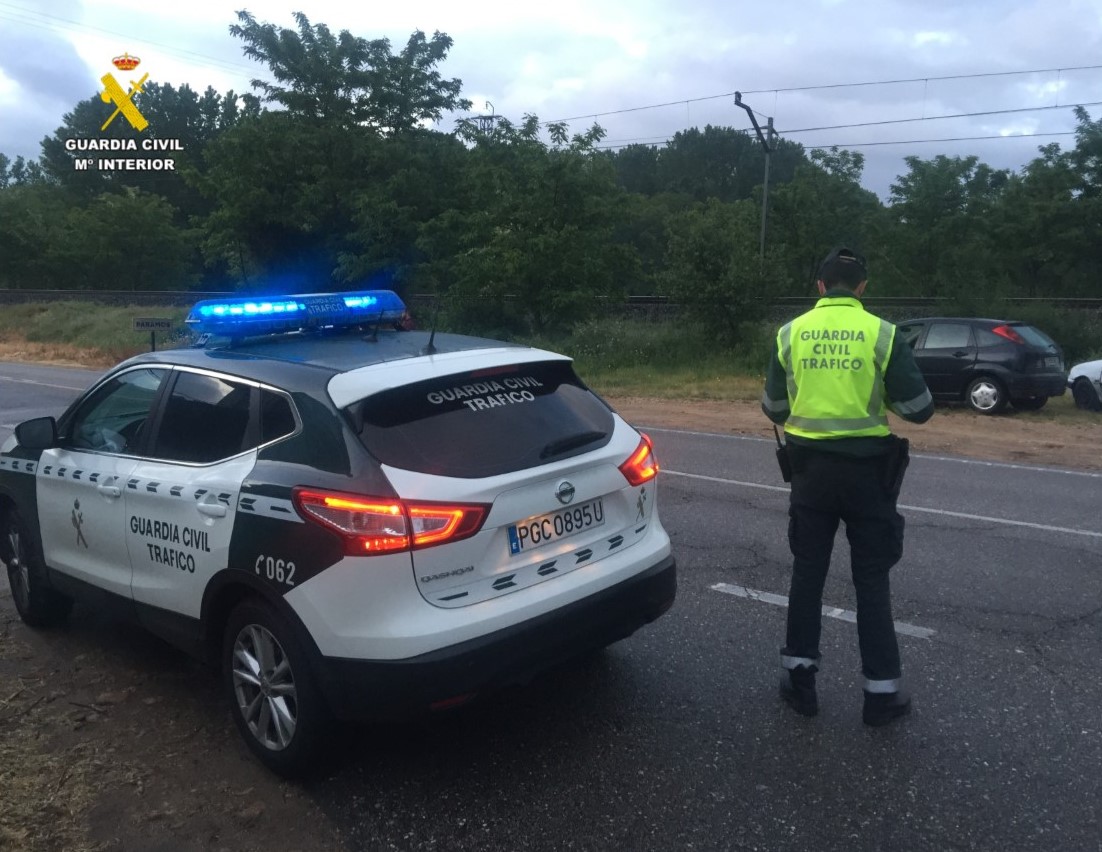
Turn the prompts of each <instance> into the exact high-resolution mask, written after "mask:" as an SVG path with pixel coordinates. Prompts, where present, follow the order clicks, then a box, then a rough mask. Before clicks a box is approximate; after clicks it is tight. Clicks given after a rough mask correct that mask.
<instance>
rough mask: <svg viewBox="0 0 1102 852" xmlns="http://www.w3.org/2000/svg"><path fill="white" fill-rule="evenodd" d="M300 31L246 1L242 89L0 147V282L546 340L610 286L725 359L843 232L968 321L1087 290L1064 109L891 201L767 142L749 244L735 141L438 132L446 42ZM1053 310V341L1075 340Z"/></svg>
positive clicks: (758, 151)
mask: <svg viewBox="0 0 1102 852" xmlns="http://www.w3.org/2000/svg"><path fill="white" fill-rule="evenodd" d="M295 22H296V27H295V28H294V29H281V28H278V27H276V26H274V25H272V24H267V23H263V22H259V21H257V20H256V19H255V18H253V17H252V16H251V15H249V14H248V13H246V12H241V13H238V16H237V23H235V24H233V25H232V26H231V27H230V31H231V32H232V33H233V34H234V35H235V36H236V37H238V38H239V39H240V40H241V42H242V45H243V51H244V53H245V55H246V56H248V57H250V58H252V59H255V60H257V61H258V62H260V63H262V64H263V65H264V66H266V69H267V71H268V73H269V76H268V79H265V80H259V79H258V80H256V81H254V83H253V85H254V88H255V89H256V91H257V95H238V94H235V93H234V92H232V91H231V92H227V93H225V94H219V93H217V92H215V91H213V90H210V89H208V90H207V91H206V92H205V93H203V94H202V95H200V94H198V93H196V92H194V91H192V90H191V89H190V88H188V87H187V86H182V87H180V88H174V87H173V86H171V85H168V84H161V85H156V84H150V85H148V86H146V87H145V89H144V90H143V91H142V92H140V93H138V94H136V95H135V103H137V104H138V106H139V108H140V109H141V110H142V111H143V113H144V114H145V115H146V117H147V118H148V119H149V122H150V124H149V128H148V129H147V130H146V131H144V134H141V135H139V134H136V133H135V132H134V131H133V130H132V128H130V126H129V125H128V124H126V123H125V122H123V121H116V122H114V123H113V124H111V125H110V126H109V127H108V129H107V130H106V131H102V130H101V129H100V128H101V125H102V121H103V118H104V104H103V103H102V101H101V100H100V99H99V97H98V95H96V94H92V95H91V96H90V97H89V98H88V99H87V100H85V101H82V102H81V103H79V104H77V105H76V106H75V107H74V108H73V110H72V112H70V113H68V114H66V116H65V118H64V123H63V125H62V126H61V127H59V128H58V130H57V131H56V132H55V133H54V134H53V135H52V136H50V137H48V138H47V139H45V140H43V143H42V156H41V158H40V160H39V161H37V162H26V161H24V160H23V159H22V158H19V159H17V160H16V161H14V162H12V161H10V160H9V159H8V158H7V157H5V156H3V155H2V154H0V259H2V261H3V262H2V263H0V288H47V287H48V288H87V289H112V290H115V289H135V290H138V289H141V290H155V289H189V288H194V289H204V290H228V289H240V290H243V291H257V290H268V291H283V292H288V291H293V290H303V289H311V290H319V289H331V288H341V287H360V286H383V287H391V288H393V289H396V290H398V291H399V293H401V294H403V295H406V296H408V295H410V294H413V293H419V294H425V293H428V294H433V295H434V296H435V297H436V301H435V304H436V307H435V308H434V309H433V314H434V315H436V317H437V318H438V319H439V318H440V317H442V318H443V320H444V321H446V322H447V323H448V324H449V325H450V327H453V328H461V329H466V330H472V331H479V332H486V333H496V334H508V335H513V336H516V335H558V336H560V338H561V336H562V335H570V334H574V333H576V331H577V328H578V326H579V323H584V322H585V320H586V318H587V317H591V316H593V315H594V311H595V309H599V308H600V306H602V305H614V304H618V303H619V302H621V301H622V300H623V297H624V296H625V295H628V294H631V295H646V294H665V295H668V296H670V297H672V298H673V299H675V300H676V301H677V302H678V303H679V304H680V305H682V306H683V312H682V314H681V316H682V317H683V318H684V321H685V322H686V323H692V324H693V328H694V330H695V331H696V332H697V333H698V334H699V335H701V336H702V337H703V339H706V340H708V341H710V343H712V344H714V345H719V346H728V345H730V344H735V345H736V346H739V347H742V350H743V351H744V352H755V351H757V350H758V349H760V347H761V341H760V337H761V328H762V325H761V323H762V320H764V319H766V318H767V311H768V306H769V304H770V301H771V300H772V299H773V298H775V297H777V296H792V295H811V294H812V293H813V292H814V282H815V277H816V266H817V263H818V260H819V259H820V258H821V257H822V256H823V255H824V254H825V253H826V252H827V251H828V250H829V248H830V247H831V246H833V245H836V244H838V243H840V242H847V243H849V244H851V245H853V246H854V247H855V248H858V249H859V250H863V251H864V252H865V253H866V254H867V255H868V257H869V260H870V268H871V279H872V283H871V292H872V293H873V294H874V295H888V296H891V295H897V296H898V295H906V296H938V297H942V298H944V299H946V300H950V302H951V304H952V305H953V307H954V309H957V310H959V311H960V312H967V313H980V312H982V313H987V314H990V313H993V312H994V310H993V309H992V306H995V305H998V304H1000V302H999V301H998V300H1000V299H1005V298H1008V297H1015V296H1032V297H1037V296H1059V297H1098V296H1100V295H1102V288H1100V287H1099V283H1098V282H1099V280H1100V277H1102V239H1099V237H1100V236H1102V165H1100V164H1102V121H1099V120H1092V119H1091V117H1090V115H1089V114H1088V113H1087V112H1086V111H1085V110H1084V109H1082V108H1077V109H1076V121H1077V128H1078V129H1077V133H1076V137H1075V144H1074V147H1072V148H1070V149H1069V150H1063V149H1061V148H1060V146H1059V145H1057V144H1053V145H1048V146H1045V147H1043V148H1041V149H1039V151H1038V156H1037V157H1036V158H1035V159H1034V160H1033V161H1032V162H1030V163H1029V164H1028V165H1026V166H1025V167H1024V168H1023V169H1022V170H1021V171H1020V172H1016V173H1015V172H1010V171H1006V170H997V169H993V168H991V167H989V166H987V165H986V164H984V163H982V162H979V161H978V159H977V158H975V157H946V156H936V157H933V158H931V159H921V158H919V157H908V158H907V159H906V161H905V162H906V167H907V170H906V173H905V174H902V175H900V176H898V178H897V179H896V181H895V183H894V184H893V185H892V188H891V196H890V198H889V199H888V203H884V202H882V201H881V200H880V199H878V198H877V197H876V196H875V195H874V194H873V193H870V192H868V191H867V190H865V189H863V188H862V187H861V184H860V179H861V174H862V169H863V165H864V162H863V157H862V155H861V154H859V153H854V152H852V151H845V150H841V151H840V150H837V149H835V150H831V151H812V152H810V153H809V152H806V151H805V150H804V149H803V147H802V146H800V145H798V144H796V143H793V142H790V141H788V140H784V139H781V140H779V142H778V143H777V144H776V147H775V150H774V151H773V153H772V156H771V161H770V195H769V211H768V233H767V239H766V251H765V255H764V256H761V254H760V251H759V240H760V234H761V231H760V229H761V210H762V186H761V184H762V176H763V173H764V165H765V160H764V156H765V155H764V152H763V150H762V146H761V145H760V144H759V142H758V140H757V139H756V138H755V137H754V136H752V135H749V134H747V133H744V132H742V131H738V130H735V129H733V128H731V127H712V126H709V127H705V128H703V129H699V128H691V129H687V130H685V131H683V132H681V133H678V134H677V135H676V136H675V137H674V138H673V139H672V140H671V141H670V142H669V144H668V145H667V146H665V147H664V148H661V149H659V148H656V147H650V146H641V145H633V146H629V147H627V148H623V149H621V150H618V151H607V150H601V149H600V147H599V143H600V141H601V138H602V136H603V131H602V130H601V128H599V127H597V126H594V127H592V128H590V129H589V130H588V131H586V132H584V133H580V134H576V135H571V133H570V131H569V129H568V128H567V127H566V126H564V125H561V124H552V125H546V126H545V125H542V124H541V123H540V122H539V121H538V119H537V118H536V117H535V116H525V117H524V119H523V120H522V121H520V122H519V123H512V122H509V121H506V120H501V119H498V120H496V121H494V122H489V123H485V122H484V123H480V124H476V123H473V122H467V121H460V122H458V123H457V125H456V127H455V129H454V130H453V131H452V132H442V131H440V130H435V129H430V128H431V127H433V126H436V125H438V123H439V122H440V121H441V120H442V119H443V118H444V117H445V116H446V115H448V114H450V113H453V112H455V111H462V110H465V109H469V108H470V103H469V102H468V101H466V100H465V99H463V98H461V97H460V91H461V82H460V81H459V80H456V79H448V78H446V77H444V76H443V75H442V74H441V73H440V67H441V65H442V64H443V63H444V62H445V60H446V58H447V54H448V51H449V49H450V47H451V45H452V41H451V39H450V38H449V37H448V36H447V35H445V34H443V33H439V32H437V33H434V34H433V35H432V36H431V37H427V36H426V35H425V34H424V33H422V32H420V31H417V32H414V33H413V34H412V35H411V36H410V38H409V40H408V41H407V43H406V44H405V45H404V46H402V47H401V48H400V49H399V50H398V51H397V52H394V51H393V50H392V47H391V44H390V42H389V41H388V40H386V39H366V38H363V37H360V36H355V35H353V34H352V33H349V32H348V31H341V32H340V33H337V34H334V33H333V32H331V31H330V30H329V29H328V28H327V27H326V26H325V25H324V24H314V23H311V22H310V21H309V20H308V19H307V18H306V16H305V15H302V14H301V13H300V14H297V15H296V16H295ZM104 138H108V139H121V140H127V139H148V138H154V139H157V138H160V139H179V140H181V142H182V143H183V148H184V150H183V151H182V152H173V154H172V155H173V156H174V158H175V161H176V168H175V170H173V171H115V172H100V171H98V170H95V169H88V170H78V169H77V168H76V167H75V165H74V162H75V160H76V159H77V158H80V157H86V156H87V154H86V153H85V152H81V151H74V150H70V148H68V147H67V146H66V140H71V139H104ZM158 156H164V154H163V153H157V152H146V151H141V150H139V151H137V152H132V153H128V154H126V157H127V158H129V159H137V158H147V159H149V158H153V157H158ZM506 296H508V297H511V298H505V297H506ZM1014 313H1015V314H1016V315H1017V316H1023V312H1022V311H1020V310H1017V311H1014ZM428 321H429V320H428V318H426V317H423V318H422V322H428ZM1047 321H1048V326H1047V327H1049V328H1050V329H1051V328H1052V325H1053V324H1061V327H1062V325H1063V324H1064V319H1063V318H1062V317H1060V316H1055V315H1052V316H1048V317H1047ZM1072 325H1074V326H1075V327H1074V328H1072ZM1072 325H1069V326H1068V327H1067V329H1066V330H1065V332H1063V333H1065V334H1066V339H1065V338H1059V335H1057V336H1058V339H1060V340H1061V343H1064V344H1065V346H1066V347H1067V348H1069V349H1070V350H1072V351H1079V350H1086V349H1088V348H1089V347H1090V343H1089V341H1088V340H1086V339H1081V338H1085V337H1086V336H1087V333H1086V332H1082V331H1081V330H1076V329H1081V328H1082V327H1085V326H1083V324H1082V323H1078V324H1075V323H1072ZM694 336H695V335H694ZM577 339H578V340H581V339H582V338H580V337H579V338H577ZM682 339H683V340H684V339H687V335H682ZM658 354H659V353H651V352H644V353H642V354H641V355H640V357H645V358H654V357H658Z"/></svg>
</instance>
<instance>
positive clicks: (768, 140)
mask: <svg viewBox="0 0 1102 852" xmlns="http://www.w3.org/2000/svg"><path fill="white" fill-rule="evenodd" d="M735 106H739V107H742V108H743V109H744V110H746V114H747V115H749V116H750V123H751V124H753V125H754V131H755V132H756V133H757V134H758V141H759V142H761V146H762V148H764V149H765V178H764V179H763V181H762V188H761V240H760V243H759V246H758V264H759V267H760V268H761V269H764V268H765V223H766V220H767V217H768V215H769V160H770V159H771V156H772V154H773V135H774V134H773V116H768V117H767V118H768V121H767V122H766V133H762V131H761V126H760V125H759V124H758V119H757V116H755V115H754V111H753V110H752V109H750V107H748V106H747V105H746V104H744V103H743V102H742V92H735Z"/></svg>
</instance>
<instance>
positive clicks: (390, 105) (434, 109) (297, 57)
mask: <svg viewBox="0 0 1102 852" xmlns="http://www.w3.org/2000/svg"><path fill="white" fill-rule="evenodd" d="M237 18H238V21H239V22H240V23H237V24H233V25H231V26H230V32H231V33H232V34H233V35H235V36H237V37H238V38H240V39H241V40H242V41H243V42H244V43H245V47H244V53H245V55H246V56H248V57H249V58H250V59H255V60H257V61H259V62H263V63H264V64H265V65H267V66H268V69H269V70H270V71H271V73H272V76H273V77H274V78H275V80H276V82H275V83H269V82H267V81H265V80H260V79H254V80H253V81H252V84H253V86H254V88H256V89H257V90H259V91H260V92H261V93H262V96H263V98H264V100H266V101H268V102H274V103H278V104H280V105H281V106H282V107H284V108H285V109H286V110H287V111H288V113H289V114H291V115H295V116H300V117H304V118H308V119H311V120H315V121H336V122H340V123H343V124H345V125H347V126H361V127H369V128H372V129H374V130H376V131H378V132H380V133H387V134H396V133H402V132H406V131H409V130H411V129H413V128H414V127H417V126H419V125H421V124H423V123H425V122H429V121H439V120H440V118H441V117H442V115H443V114H444V113H445V112H447V111H450V110H459V109H469V108H470V105H471V103H470V101H468V100H466V99H463V98H460V97H459V92H460V89H461V87H462V81H460V80H458V79H452V80H445V79H444V78H443V77H442V76H441V75H440V73H439V71H438V70H437V65H439V64H440V63H441V62H443V61H444V59H445V58H446V57H447V54H448V51H449V50H450V49H451V46H452V39H451V38H450V37H449V36H447V35H446V34H444V33H441V32H436V33H434V34H433V36H432V38H431V39H427V38H426V37H425V34H424V33H423V32H421V31H420V30H416V31H414V33H413V34H412V35H410V37H409V40H408V41H407V42H406V45H405V47H404V48H403V49H402V50H401V51H400V52H399V53H398V54H392V53H391V49H390V41H389V39H385V38H380V39H372V40H370V41H369V40H367V39H365V38H362V37H359V36H354V35H352V33H350V32H349V31H348V30H341V32H340V33H339V34H338V35H336V36H334V35H333V33H332V32H331V31H330V29H329V28H328V27H327V26H326V25H325V24H316V25H315V24H311V23H310V20H309V18H307V17H306V15H304V14H303V13H302V12H296V13H295V15H294V18H295V23H296V24H297V27H298V29H297V32H296V31H295V30H291V29H286V28H283V29H280V28H277V27H276V26H275V25H274V24H269V23H261V22H259V21H257V20H256V18H254V17H253V16H252V15H250V14H249V13H248V12H245V11H241V12H238V13H237Z"/></svg>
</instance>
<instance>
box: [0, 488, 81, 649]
mask: <svg viewBox="0 0 1102 852" xmlns="http://www.w3.org/2000/svg"><path fill="white" fill-rule="evenodd" d="M0 560H3V562H4V565H5V566H6V567H7V569H8V585H9V586H11V596H12V600H13V601H14V602H15V609H16V611H17V612H18V613H19V617H20V618H21V619H23V621H24V622H25V623H26V624H28V625H30V626H31V627H54V626H56V625H59V624H63V623H65V620H66V619H67V618H68V617H69V613H70V612H71V611H72V609H73V601H72V599H71V598H67V597H65V596H64V595H61V594H59V593H58V592H56V591H54V590H53V589H51V588H50V586H49V581H48V580H47V579H46V570H45V568H44V566H43V564H42V562H41V560H39V559H38V557H37V555H36V553H35V550H34V544H33V543H32V541H31V536H30V533H29V532H28V530H27V525H26V524H25V523H24V522H23V519H22V518H21V517H20V515H19V512H17V511H16V510H15V509H12V510H11V511H9V512H8V513H7V514H6V515H5V516H4V519H3V521H2V522H0Z"/></svg>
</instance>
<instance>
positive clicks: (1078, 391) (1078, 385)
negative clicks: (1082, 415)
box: [1071, 378, 1102, 411]
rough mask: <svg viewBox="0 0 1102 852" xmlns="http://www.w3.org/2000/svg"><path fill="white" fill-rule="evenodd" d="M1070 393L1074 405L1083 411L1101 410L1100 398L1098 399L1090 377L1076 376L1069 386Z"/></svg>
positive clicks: (1101, 401) (1101, 402)
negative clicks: (1073, 382)
mask: <svg viewBox="0 0 1102 852" xmlns="http://www.w3.org/2000/svg"><path fill="white" fill-rule="evenodd" d="M1071 395H1072V398H1073V399H1074V400H1075V407H1076V408H1081V409H1082V410H1083V411H1102V400H1099V399H1098V392H1097V391H1095V389H1094V386H1093V385H1092V384H1091V381H1090V379H1085V378H1078V379H1076V380H1075V384H1073V385H1072V386H1071Z"/></svg>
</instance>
